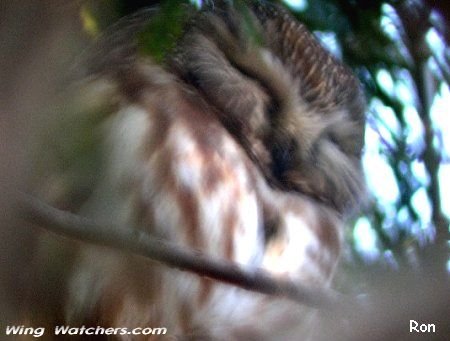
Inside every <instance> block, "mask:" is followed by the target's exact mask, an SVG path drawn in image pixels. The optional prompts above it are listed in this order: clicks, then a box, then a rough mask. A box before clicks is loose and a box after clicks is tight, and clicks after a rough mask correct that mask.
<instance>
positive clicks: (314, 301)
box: [18, 194, 354, 309]
mask: <svg viewBox="0 0 450 341" xmlns="http://www.w3.org/2000/svg"><path fill="white" fill-rule="evenodd" d="M18 208H19V213H20V216H21V218H25V220H26V221H28V222H30V223H32V224H35V225H38V226H40V227H43V228H45V229H47V230H49V231H51V232H54V233H56V234H59V235H63V236H66V237H70V238H74V239H77V240H80V241H84V242H89V243H94V244H97V245H103V246H108V247H112V248H114V249H118V250H121V251H127V252H130V253H133V254H135V255H139V256H143V257H145V258H148V259H150V260H153V261H156V262H160V263H163V264H165V265H168V266H170V267H173V268H177V269H179V270H182V271H188V272H192V273H195V274H197V275H199V276H204V277H209V278H210V279H213V280H217V281H221V282H225V283H228V284H231V285H235V286H237V287H240V288H242V289H245V290H249V291H254V292H259V293H263V294H267V295H273V296H278V297H284V298H288V299H291V300H294V301H297V302H299V303H301V304H305V305H307V306H310V307H315V308H330V309H335V308H336V309H343V308H344V307H349V306H350V305H352V304H354V302H353V303H352V302H350V300H348V299H347V298H343V297H342V295H340V294H338V293H336V292H333V291H332V290H319V289H312V288H307V287H305V286H303V285H300V284H298V283H294V282H293V281H291V280H287V279H281V278H274V277H272V276H271V275H270V274H268V273H267V272H266V271H264V270H261V269H256V270H253V271H250V270H245V269H243V268H242V267H241V266H239V265H237V264H235V263H232V262H227V261H224V260H217V259H212V258H211V257H207V256H205V255H202V254H201V253H199V252H195V251H191V250H186V249H183V248H181V247H180V246H178V245H174V244H171V243H169V242H167V241H164V240H160V239H157V238H153V237H151V236H150V235H148V234H147V233H145V232H143V231H138V230H132V229H127V228H119V227H114V226H113V225H111V226H106V225H102V224H98V223H96V222H94V221H92V220H90V219H87V218H84V217H81V216H78V215H76V214H73V213H70V212H66V211H62V210H59V209H57V208H54V207H52V206H49V205H47V204H45V203H43V202H42V201H39V200H37V199H36V198H34V197H31V196H29V195H24V194H20V195H19V196H18Z"/></svg>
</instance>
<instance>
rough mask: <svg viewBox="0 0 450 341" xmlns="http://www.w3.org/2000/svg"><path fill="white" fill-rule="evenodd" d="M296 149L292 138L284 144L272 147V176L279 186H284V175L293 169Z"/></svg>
mask: <svg viewBox="0 0 450 341" xmlns="http://www.w3.org/2000/svg"><path fill="white" fill-rule="evenodd" d="M297 149H298V146H297V143H296V141H295V139H294V138H290V139H288V141H287V142H285V143H284V144H276V145H274V146H273V149H272V160H273V161H272V174H273V176H274V177H275V179H276V180H278V182H280V183H281V184H284V182H285V181H286V179H285V175H286V173H287V172H288V171H289V170H291V169H292V167H293V164H294V160H295V155H296V152H297ZM285 185H286V184H285Z"/></svg>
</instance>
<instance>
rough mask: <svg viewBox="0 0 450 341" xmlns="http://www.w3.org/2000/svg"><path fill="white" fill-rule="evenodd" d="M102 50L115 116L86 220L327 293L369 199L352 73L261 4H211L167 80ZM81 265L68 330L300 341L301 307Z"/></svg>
mask: <svg viewBox="0 0 450 341" xmlns="http://www.w3.org/2000/svg"><path fill="white" fill-rule="evenodd" d="M153 11H154V10H151V11H150V12H153ZM143 17H145V18H147V17H148V12H146V13H145V15H144V16H142V15H141V16H139V15H138V16H135V17H133V18H132V21H131V22H132V23H133V25H131V26H132V27H139V23H140V21H141V20H142V18H143ZM150 20H151V19H150ZM130 31H132V32H134V31H133V30H130ZM106 39H108V37H106ZM112 41H113V42H114V43H111V39H110V40H109V46H110V47H111V46H112V47H113V48H112V49H110V51H105V50H104V49H103V48H99V51H100V52H97V53H95V58H93V59H92V60H90V62H89V63H90V65H89V67H90V70H91V72H92V77H94V78H96V81H97V83H95V84H98V82H103V83H102V84H104V82H105V80H106V83H108V84H109V85H112V86H108V89H109V90H108V91H111V92H112V93H113V94H114V95H111V96H112V97H111V98H115V99H116V101H117V103H118V104H117V110H116V111H115V112H114V113H113V114H112V115H111V116H110V117H109V118H108V121H107V122H105V124H104V126H103V133H104V136H105V138H104V155H105V160H106V161H105V163H106V167H105V171H104V173H103V174H102V175H103V179H102V181H101V182H100V184H99V185H98V186H97V188H95V190H94V191H93V195H92V198H91V199H90V200H89V202H88V203H87V204H86V206H85V207H84V208H83V210H82V213H83V214H85V215H88V216H91V217H93V218H95V219H96V220H97V221H101V222H106V223H108V222H113V223H114V226H118V228H123V229H132V230H137V231H145V232H146V233H148V234H150V235H152V236H153V237H155V238H160V239H161V240H166V241H170V242H171V243H174V244H176V245H178V246H179V247H180V248H183V249H187V250H193V251H196V252H200V253H201V254H203V255H205V256H207V257H210V258H211V259H214V260H219V261H226V262H234V263H236V264H238V265H240V266H242V267H243V268H245V269H247V270H249V271H253V270H256V269H262V270H264V271H266V272H267V273H269V274H271V275H272V276H274V277H275V278H280V279H289V280H292V281H294V282H297V283H299V284H302V285H304V286H309V287H312V288H323V289H325V288H327V287H329V285H330V281H331V279H332V276H333V272H334V269H335V267H336V264H337V261H338V258H339V254H340V249H341V245H342V234H343V226H344V224H345V222H346V219H347V218H348V217H349V215H350V214H352V213H353V212H354V211H355V210H356V209H357V208H358V205H359V203H360V202H361V200H362V197H363V193H364V184H363V183H364V182H363V176H362V172H361V165H360V157H361V149H362V144H363V134H364V98H363V95H362V91H361V89H360V86H359V83H358V81H357V80H356V78H355V77H354V76H353V75H352V73H351V72H350V71H349V69H348V68H347V67H345V66H344V65H342V64H341V63H340V62H339V61H338V60H337V59H336V58H335V57H333V56H332V55H331V54H330V53H329V52H327V51H326V50H325V49H324V48H323V47H322V46H321V45H320V43H318V42H317V41H316V39H315V38H314V36H313V35H312V34H311V33H309V32H308V31H307V29H306V28H305V27H304V26H303V25H302V24H301V23H299V22H298V21H297V20H296V19H295V18H293V17H292V16H291V15H290V14H289V13H288V12H287V11H286V10H284V9H282V8H281V7H279V6H276V5H273V4H269V3H266V2H256V1H255V2H250V3H249V4H248V5H246V6H240V7H234V6H233V5H231V4H230V3H228V2H218V3H216V4H215V5H214V6H206V5H205V6H204V8H202V9H200V10H198V11H196V12H195V13H193V14H192V17H191V18H190V19H189V20H188V21H187V24H186V26H185V28H184V31H183V34H182V35H181V37H180V38H179V40H178V41H177V43H176V46H175V47H174V48H173V49H172V50H171V51H170V52H168V54H167V56H166V59H165V61H164V63H163V64H162V65H161V64H157V63H155V62H154V61H153V60H152V59H151V58H149V57H138V56H136V55H135V54H134V50H135V49H134V48H129V46H130V45H127V47H126V48H122V49H120V48H118V47H116V46H114V44H116V43H117V40H114V39H112ZM104 45H105V46H107V45H108V44H104ZM111 89H112V90H111ZM78 252H79V254H78V257H77V259H76V261H75V263H74V266H73V274H72V275H71V277H70V280H69V281H68V287H67V290H66V292H67V299H66V302H65V316H64V319H65V321H66V322H67V323H68V324H69V323H70V324H71V325H86V326H88V325H92V326H104V327H127V328H130V329H131V328H137V327H141V328H142V327H165V328H167V331H168V333H167V335H165V336H164V337H162V336H161V335H159V336H157V335H147V336H143V335H141V336H133V337H132V338H130V335H116V336H115V337H116V338H117V339H123V340H129V339H132V340H140V339H142V340H152V339H158V338H162V339H165V338H168V335H170V336H172V337H173V338H177V339H181V340H191V339H192V340H274V339H304V338H306V336H305V335H306V334H305V333H306V332H305V330H306V329H307V327H308V325H309V324H310V323H311V320H312V319H313V317H314V313H313V312H312V311H311V308H307V307H304V306H302V305H299V304H298V303H294V302H290V301H288V300H285V299H281V298H275V297H270V296H264V295H261V294H257V293H253V292H249V291H245V290H243V289H240V288H237V287H234V286H230V285H228V284H226V283H221V282H219V281H214V280H212V279H209V278H206V277H201V276H198V275H194V274H191V273H187V272H182V271H179V270H176V269H170V268H168V267H165V266H164V265H160V264H154V263H151V262H147V261H144V260H142V259H139V258H136V257H134V256H132V255H127V254H123V253H119V252H117V251H115V250H111V249H107V248H101V247H97V246H87V245H83V246H82V247H80V248H79V251H78Z"/></svg>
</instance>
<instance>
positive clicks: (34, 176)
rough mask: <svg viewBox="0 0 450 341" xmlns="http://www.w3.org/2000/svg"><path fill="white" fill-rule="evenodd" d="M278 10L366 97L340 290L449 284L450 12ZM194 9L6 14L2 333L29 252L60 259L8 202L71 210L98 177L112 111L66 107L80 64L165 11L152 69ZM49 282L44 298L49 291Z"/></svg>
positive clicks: (0, 113) (346, 7)
mask: <svg viewBox="0 0 450 341" xmlns="http://www.w3.org/2000/svg"><path fill="white" fill-rule="evenodd" d="M278 2H280V1H278ZM284 2H285V4H286V5H287V6H288V8H289V9H290V10H291V11H292V13H293V14H294V15H295V16H296V17H297V18H298V19H299V20H300V21H302V22H304V23H305V25H306V26H307V27H308V28H309V29H310V30H311V31H312V32H314V34H315V35H316V36H317V37H318V38H319V40H320V41H321V42H322V43H323V45H324V46H325V47H326V48H328V49H329V50H330V51H331V52H332V53H333V54H334V55H336V56H337V57H338V58H339V59H341V60H343V61H344V62H345V63H346V64H347V65H349V66H350V67H351V68H352V69H353V70H354V72H355V74H356V75H357V76H358V77H359V79H360V80H361V83H362V84H363V86H364V89H365V93H366V96H367V103H368V110H367V125H366V137H365V140H366V146H365V150H364V157H363V164H364V170H365V174H366V179H367V184H368V196H369V201H368V204H367V205H366V206H365V207H364V210H363V212H362V213H361V215H360V216H357V217H354V219H353V220H352V221H351V223H350V224H349V226H348V228H347V230H346V239H347V242H348V243H347V247H346V249H345V252H344V259H343V262H342V265H341V269H340V271H338V276H337V278H336V286H337V287H338V289H340V290H341V291H343V292H348V293H352V294H361V293H364V292H365V291H368V290H370V288H373V286H374V281H375V282H376V279H379V278H398V277H402V276H406V277H405V278H408V280H409V279H410V278H427V281H428V280H429V281H431V282H433V281H434V282H437V283H447V284H448V280H449V271H450V261H449V244H448V243H449V217H450V90H449V84H450V49H449V48H448V46H449V43H450V29H449V28H450V2H447V1H431V0H415V1H413V0H410V1H405V0H404V1H398V0H392V1H378V0H370V1H359V0H314V1H312V0H309V1H308V0H286V1H284ZM201 3H202V1H200V0H197V1H189V0H184V1H183V0H166V1H145V0H142V1H130V0H98V1H73V2H71V1H67V2H65V3H64V4H62V3H61V2H60V1H50V0H44V1H39V2H37V1H31V2H29V1H20V0H19V1H14V2H7V1H0V44H1V52H0V158H1V162H0V186H1V187H0V189H1V193H2V194H1V196H0V211H1V212H2V214H1V216H0V224H1V225H0V228H1V229H0V247H1V249H0V257H1V259H0V260H1V269H0V271H1V272H0V276H1V277H0V280H1V282H0V284H1V286H2V290H0V301H1V302H2V303H4V304H2V308H1V309H3V310H4V313H5V314H4V316H6V317H4V318H3V319H2V320H1V321H0V322H3V323H5V321H9V320H11V319H15V318H17V314H19V312H18V311H19V307H20V305H21V304H23V301H24V297H25V296H26V295H28V294H27V293H26V292H27V287H28V285H29V283H30V282H29V281H30V280H31V279H33V278H35V276H36V272H41V271H42V269H36V268H35V267H34V265H35V264H36V263H35V262H36V261H35V260H34V259H35V255H36V253H35V251H33V250H36V249H37V248H43V247H49V245H50V246H51V248H52V250H53V251H52V252H53V254H52V257H56V258H55V259H58V257H59V255H60V250H59V248H60V247H59V246H55V245H59V244H58V243H60V242H61V241H62V239H58V241H57V242H55V241H54V239H52V238H50V239H49V240H48V241H47V242H44V246H42V242H41V241H40V242H39V243H37V241H36V240H37V238H36V237H37V236H38V235H39V234H40V233H41V231H40V230H39V229H29V228H27V229H25V228H24V227H23V226H22V225H23V224H22V223H20V222H18V221H17V219H15V217H14V216H13V214H12V213H11V212H12V210H11V208H12V207H11V204H12V201H11V199H10V196H9V195H8V193H9V192H8V190H9V189H10V188H14V187H19V188H22V189H24V190H29V188H30V187H31V188H33V191H35V192H36V194H38V195H39V196H41V197H43V198H45V199H46V200H48V201H50V202H53V203H55V204H57V205H58V206H59V207H61V208H65V209H70V210H74V211H76V210H77V209H78V208H79V207H80V206H81V205H82V203H83V202H84V200H86V198H87V197H88V196H89V194H90V191H91V190H92V188H93V184H94V183H95V182H96V180H97V179H98V177H99V176H101V174H100V173H99V172H98V167H100V163H101V160H99V150H98V142H99V136H98V131H97V130H96V129H94V127H96V126H98V124H99V122H101V121H102V120H103V119H104V118H105V117H106V116H107V115H108V113H110V112H111V111H112V110H111V109H112V108H113V107H114V103H107V102H106V101H104V99H102V98H101V96H99V97H98V96H96V93H95V91H92V89H90V90H86V91H85V92H84V93H82V94H79V93H76V95H74V91H73V86H72V85H71V84H73V80H74V79H77V72H78V70H77V68H76V66H77V65H78V64H77V63H79V61H80V59H81V58H82V57H81V56H82V55H83V54H84V53H86V51H88V50H89V46H90V45H91V44H93V42H94V41H95V40H96V39H97V38H98V37H99V36H100V35H101V34H102V32H104V31H105V29H106V28H107V27H109V26H110V25H111V24H113V23H115V22H116V21H117V20H118V19H119V18H121V17H123V16H126V15H129V14H131V13H133V12H135V11H136V10H139V9H140V8H143V7H148V6H154V5H159V6H161V12H160V14H158V15H157V16H156V17H155V19H154V20H152V22H151V23H150V24H149V26H148V29H146V30H145V31H143V32H142V34H141V35H140V36H139V39H140V41H141V43H142V44H141V45H140V46H142V53H143V54H148V55H151V56H152V57H153V58H154V59H155V60H157V61H159V60H161V59H162V57H163V56H164V52H165V51H167V49H170V47H171V46H172V44H173V43H174V41H175V40H176V38H177V37H178V35H179V33H180V31H181V27H182V23H183V20H182V19H183V6H180V5H183V4H184V5H191V6H199V5H201ZM58 238H59V237H58ZM64 242H67V241H64ZM36 252H37V251H36ZM48 257H50V256H48ZM53 266H60V267H68V265H67V264H66V263H64V264H63V263H61V262H60V261H57V262H54V263H53ZM45 271H46V272H45V276H44V275H42V277H45V281H47V282H46V283H47V284H48V287H47V288H46V289H45V290H46V292H47V293H46V296H47V297H49V296H51V295H49V292H51V291H52V290H51V288H52V286H53V285H54V280H57V279H56V278H54V277H52V271H51V270H49V269H47V270H45ZM54 273H57V272H56V271H53V274H54ZM405 274H407V275H405ZM409 276H413V277H409ZM12 293H14V294H12ZM33 297H34V296H33ZM54 297H55V298H54V300H55V302H56V300H57V295H55V296H54ZM55 304H56V303H55ZM41 308H42V307H41Z"/></svg>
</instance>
